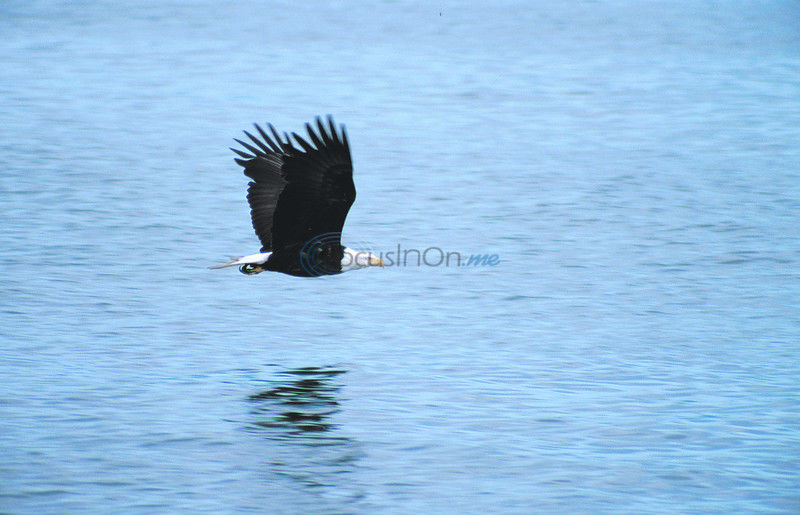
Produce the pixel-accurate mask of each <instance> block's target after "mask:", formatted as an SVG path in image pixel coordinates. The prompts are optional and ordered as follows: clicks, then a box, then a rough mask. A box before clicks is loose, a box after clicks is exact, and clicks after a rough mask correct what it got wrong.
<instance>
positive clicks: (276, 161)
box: [231, 117, 356, 277]
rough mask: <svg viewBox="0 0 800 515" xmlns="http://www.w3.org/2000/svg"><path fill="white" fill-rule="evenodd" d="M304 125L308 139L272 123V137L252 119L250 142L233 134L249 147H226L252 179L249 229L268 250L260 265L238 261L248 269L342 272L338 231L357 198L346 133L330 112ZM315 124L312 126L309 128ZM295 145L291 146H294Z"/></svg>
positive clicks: (249, 271) (304, 273)
mask: <svg viewBox="0 0 800 515" xmlns="http://www.w3.org/2000/svg"><path fill="white" fill-rule="evenodd" d="M327 122H328V123H327V124H325V123H323V122H322V120H320V119H319V118H317V120H316V127H312V126H311V125H310V124H306V129H307V132H308V138H309V140H310V141H306V140H305V139H304V138H302V137H300V136H298V135H297V134H296V133H292V135H291V138H294V141H295V143H293V142H292V139H291V138H290V136H289V135H288V134H286V133H283V138H281V136H279V135H278V132H277V131H276V130H275V128H274V127H273V126H272V125H271V124H270V125H268V127H269V129H270V132H271V136H270V135H268V134H267V133H266V132H265V131H264V130H263V129H261V127H259V126H258V125H256V126H255V128H256V130H257V131H258V134H259V136H260V137H261V139H259V138H258V137H256V136H253V135H252V134H250V133H248V132H247V131H245V134H246V135H247V137H248V138H250V140H251V141H252V143H253V144H254V145H255V146H253V145H251V144H249V143H245V142H244V141H241V140H236V141H237V142H238V143H239V144H241V145H242V146H243V147H244V148H245V149H247V150H248V151H249V152H250V153H249V154H248V153H246V152H243V151H241V150H237V149H231V150H233V151H234V152H235V153H236V154H238V155H239V156H240V157H241V158H242V159H236V162H237V163H238V164H240V165H241V166H243V167H244V174H245V175H246V176H248V177H250V178H251V179H252V182H250V184H249V187H248V190H247V201H248V202H249V203H250V214H251V218H252V222H253V228H254V229H255V231H256V234H257V235H258V238H259V239H260V240H261V252H272V254H271V255H270V257H269V259H268V260H267V261H266V262H265V263H263V264H255V265H253V264H249V265H245V266H242V267H241V271H242V272H243V273H246V274H255V273H259V272H261V271H264V270H269V271H275V272H282V273H285V274H289V275H294V276H299V277H315V276H320V275H334V274H338V273H341V272H342V257H343V255H344V247H343V246H342V245H341V232H342V227H343V226H344V221H345V218H346V217H347V213H348V211H349V210H350V206H351V205H352V204H353V202H354V201H355V198H356V189H355V186H354V185H353V164H352V160H351V158H350V147H349V144H348V142H347V134H346V133H345V130H344V127H343V126H342V127H341V128H340V129H339V131H338V132H337V128H336V126H335V125H334V123H333V119H332V118H330V117H328V120H327ZM315 129H316V130H315ZM295 145H297V146H295Z"/></svg>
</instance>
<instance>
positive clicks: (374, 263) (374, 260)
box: [369, 257, 386, 268]
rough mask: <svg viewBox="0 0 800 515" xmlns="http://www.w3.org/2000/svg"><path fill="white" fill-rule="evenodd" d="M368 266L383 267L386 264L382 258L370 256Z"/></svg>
mask: <svg viewBox="0 0 800 515" xmlns="http://www.w3.org/2000/svg"><path fill="white" fill-rule="evenodd" d="M369 266H379V267H381V268H383V267H384V266H386V265H385V264H384V263H383V260H382V259H381V258H377V257H371V258H369Z"/></svg>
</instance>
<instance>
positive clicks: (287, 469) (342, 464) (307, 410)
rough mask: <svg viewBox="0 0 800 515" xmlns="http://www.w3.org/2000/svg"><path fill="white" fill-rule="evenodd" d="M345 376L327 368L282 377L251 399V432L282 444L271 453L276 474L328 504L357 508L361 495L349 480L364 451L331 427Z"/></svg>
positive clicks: (300, 370)
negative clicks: (331, 500) (341, 378)
mask: <svg viewBox="0 0 800 515" xmlns="http://www.w3.org/2000/svg"><path fill="white" fill-rule="evenodd" d="M346 372H347V371H346V370H341V369H337V368H326V367H325V368H320V367H305V368H298V369H294V370H287V371H284V372H280V373H279V375H280V376H281V379H279V380H276V381H274V382H273V383H272V387H271V388H269V389H267V390H263V391H260V392H257V393H254V394H252V395H250V396H249V397H248V401H249V403H250V404H251V407H252V409H251V411H250V414H251V415H252V416H253V417H254V418H255V419H254V420H252V422H251V423H250V424H249V425H248V430H249V431H251V432H253V433H255V434H260V435H263V436H265V437H266V438H268V439H269V440H273V441H277V442H279V443H280V445H278V446H276V447H273V448H272V451H273V453H272V455H271V456H270V462H269V465H270V467H269V468H270V470H271V472H272V473H274V474H277V475H279V476H282V477H289V478H291V479H292V480H295V481H298V482H299V483H301V484H302V485H304V486H305V487H311V488H313V490H314V491H315V492H317V493H318V494H323V492H324V497H325V498H326V499H327V498H329V497H331V496H333V497H335V498H338V499H339V500H345V499H349V500H350V501H351V502H358V501H359V500H360V499H361V498H362V497H363V491H362V489H361V488H359V487H358V486H357V485H355V484H352V483H351V482H350V481H348V480H347V477H348V475H349V474H348V473H349V472H352V471H353V470H354V469H355V467H356V462H357V461H358V459H359V458H360V456H361V454H362V453H361V450H360V445H359V444H358V442H357V441H355V440H353V439H352V438H349V437H347V436H344V435H342V434H341V428H340V427H339V426H338V425H337V424H335V423H333V422H332V421H331V417H332V416H333V415H334V414H335V413H337V412H339V402H340V401H339V400H338V399H337V393H338V392H339V390H340V389H341V385H340V384H339V383H338V381H337V377H338V376H341V375H342V374H344V373H346ZM320 502H322V500H321V501H320Z"/></svg>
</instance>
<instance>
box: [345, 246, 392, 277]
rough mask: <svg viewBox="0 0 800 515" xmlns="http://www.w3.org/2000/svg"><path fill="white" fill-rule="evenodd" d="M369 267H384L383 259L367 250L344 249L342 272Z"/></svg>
mask: <svg viewBox="0 0 800 515" xmlns="http://www.w3.org/2000/svg"><path fill="white" fill-rule="evenodd" d="M368 266H380V267H382V266H384V263H383V260H381V258H379V257H378V256H376V255H375V254H372V253H371V252H367V251H366V250H353V249H351V248H350V247H345V248H344V254H343V255H342V272H347V271H348V270H355V269H357V268H365V267H368Z"/></svg>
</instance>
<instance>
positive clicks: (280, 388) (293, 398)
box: [249, 367, 347, 445]
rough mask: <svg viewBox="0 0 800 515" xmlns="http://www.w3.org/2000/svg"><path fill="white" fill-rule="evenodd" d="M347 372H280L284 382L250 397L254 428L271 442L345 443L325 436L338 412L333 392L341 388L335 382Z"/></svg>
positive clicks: (333, 370)
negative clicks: (264, 433) (286, 439)
mask: <svg viewBox="0 0 800 515" xmlns="http://www.w3.org/2000/svg"><path fill="white" fill-rule="evenodd" d="M345 372H346V370H340V369H335V368H319V367H305V368H298V369H295V370H288V371H286V372H282V373H281V375H284V376H287V380H285V381H279V382H277V384H275V385H274V386H273V387H272V388H270V389H268V390H264V391H262V392H258V393H255V394H253V395H251V396H250V397H249V400H250V402H251V403H252V404H253V410H252V413H253V414H254V415H256V416H257V417H258V420H256V421H255V422H254V425H255V427H256V428H258V429H261V430H265V431H267V436H268V437H270V438H274V439H285V438H303V439H308V440H309V441H306V442H304V443H306V444H309V445H313V444H317V445H324V444H328V443H336V442H340V441H343V440H344V441H346V440H347V439H346V438H342V437H339V438H336V437H334V436H333V435H330V434H316V435H315V433H327V432H330V431H331V430H332V429H335V428H336V425H335V424H333V423H331V422H330V417H331V415H333V414H334V413H336V412H338V411H339V401H338V400H337V399H336V392H338V391H339V389H340V388H341V387H340V386H339V385H338V384H336V383H335V382H334V378H335V377H336V376H338V375H340V374H344V373H345Z"/></svg>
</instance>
